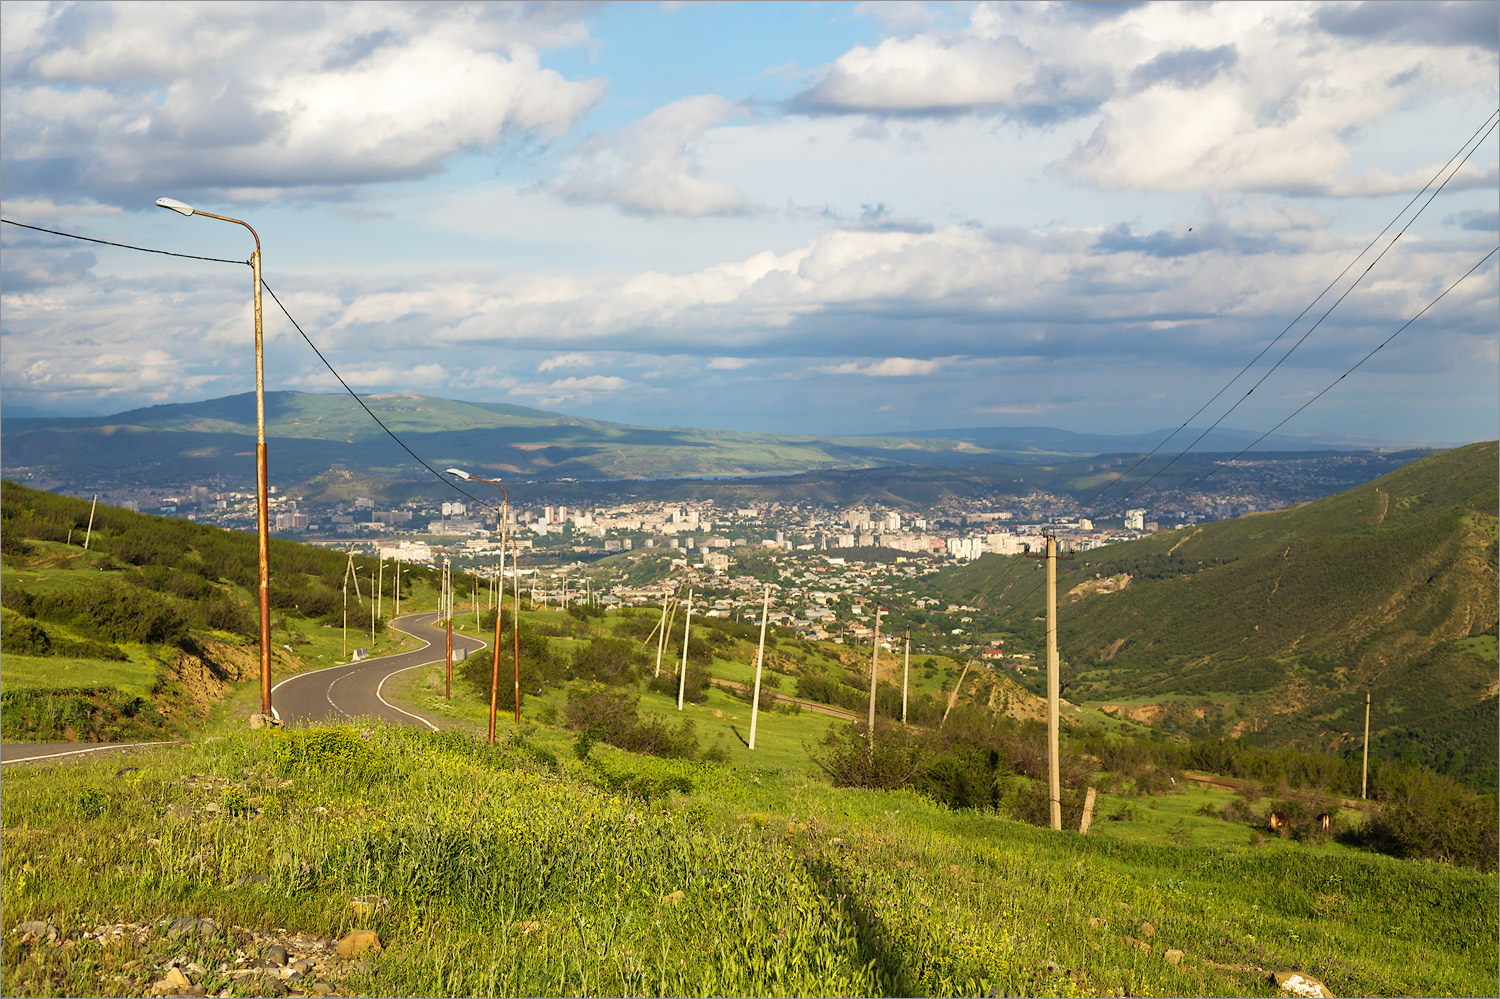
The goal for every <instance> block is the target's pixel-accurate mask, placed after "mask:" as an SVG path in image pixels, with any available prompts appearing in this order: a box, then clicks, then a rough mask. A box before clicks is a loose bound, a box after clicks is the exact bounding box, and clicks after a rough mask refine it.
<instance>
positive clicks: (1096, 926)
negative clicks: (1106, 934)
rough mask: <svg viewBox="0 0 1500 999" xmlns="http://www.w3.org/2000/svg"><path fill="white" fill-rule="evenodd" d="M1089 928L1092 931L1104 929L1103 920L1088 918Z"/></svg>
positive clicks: (1094, 917) (1096, 917) (1095, 917)
mask: <svg viewBox="0 0 1500 999" xmlns="http://www.w3.org/2000/svg"><path fill="white" fill-rule="evenodd" d="M1089 928H1090V929H1093V930H1102V929H1104V920H1102V919H1100V918H1099V917H1098V916H1090V917H1089Z"/></svg>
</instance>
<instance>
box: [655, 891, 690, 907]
mask: <svg viewBox="0 0 1500 999" xmlns="http://www.w3.org/2000/svg"><path fill="white" fill-rule="evenodd" d="M685 898H687V892H685V891H683V890H682V889H681V888H679V889H677V890H676V891H674V892H672V893H671V894H670V895H663V896H662V899H661V904H662V905H676V904H677V903H678V902H681V901H682V900H684V899H685Z"/></svg>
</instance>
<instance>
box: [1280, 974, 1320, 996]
mask: <svg viewBox="0 0 1500 999" xmlns="http://www.w3.org/2000/svg"><path fill="white" fill-rule="evenodd" d="M1271 981H1273V982H1275V983H1276V987H1277V988H1278V989H1280V990H1281V991H1283V992H1286V993H1288V994H1289V995H1294V996H1304V997H1306V999H1332V997H1333V993H1332V992H1330V991H1328V986H1326V985H1324V984H1323V983H1322V982H1320V981H1318V980H1317V979H1316V978H1314V977H1313V976H1311V975H1308V974H1304V973H1303V972H1300V971H1274V972H1272V973H1271Z"/></svg>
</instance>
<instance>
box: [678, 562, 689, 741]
mask: <svg viewBox="0 0 1500 999" xmlns="http://www.w3.org/2000/svg"><path fill="white" fill-rule="evenodd" d="M692 633H693V590H692V588H691V587H689V588H688V598H687V613H686V614H685V615H684V616H683V619H682V671H681V672H679V673H678V674H677V710H678V711H681V710H682V695H683V692H684V691H686V690H687V654H688V637H689V636H690V635H691V634H692Z"/></svg>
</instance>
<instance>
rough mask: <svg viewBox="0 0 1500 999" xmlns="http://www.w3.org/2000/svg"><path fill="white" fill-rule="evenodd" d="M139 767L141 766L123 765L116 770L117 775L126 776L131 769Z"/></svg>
mask: <svg viewBox="0 0 1500 999" xmlns="http://www.w3.org/2000/svg"><path fill="white" fill-rule="evenodd" d="M139 769H140V767H121V768H120V769H118V770H116V771H115V776H116V777H124V776H125V775H126V774H128V773H130V771H132V770H139Z"/></svg>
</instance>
